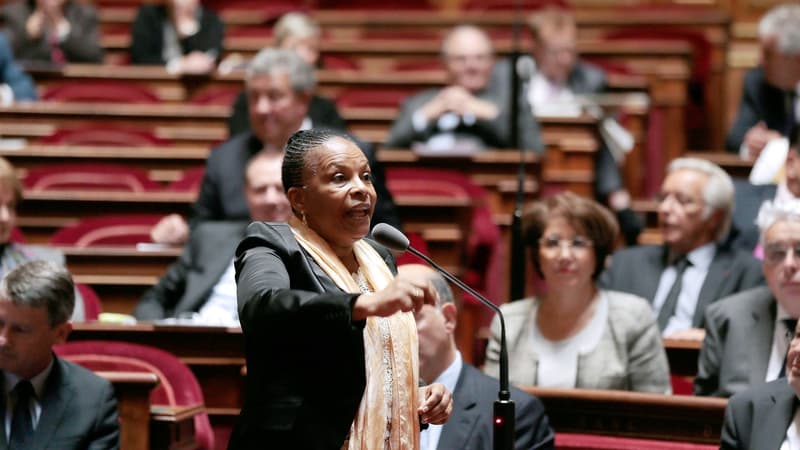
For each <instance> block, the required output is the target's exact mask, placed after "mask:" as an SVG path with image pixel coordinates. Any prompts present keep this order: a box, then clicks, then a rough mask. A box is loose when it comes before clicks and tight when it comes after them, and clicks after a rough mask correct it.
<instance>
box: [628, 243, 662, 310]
mask: <svg viewBox="0 0 800 450" xmlns="http://www.w3.org/2000/svg"><path fill="white" fill-rule="evenodd" d="M666 260H667V247H665V246H663V245H661V246H658V247H653V251H651V252H648V254H647V257H646V258H644V260H643V263H644V264H646V266H645V267H640V268H636V267H631V269H633V270H634V273H635V274H636V276H635V278H636V279H637V280H638V283H641V284H640V286H642V291H643V292H644V295H643V297H644V298H645V299H647V301H648V302H650V304H651V305H652V304H653V299H654V298H655V296H656V290H657V289H658V282H659V280H660V279H661V272H663V271H664V268H665V267H666ZM639 269H641V270H639Z"/></svg>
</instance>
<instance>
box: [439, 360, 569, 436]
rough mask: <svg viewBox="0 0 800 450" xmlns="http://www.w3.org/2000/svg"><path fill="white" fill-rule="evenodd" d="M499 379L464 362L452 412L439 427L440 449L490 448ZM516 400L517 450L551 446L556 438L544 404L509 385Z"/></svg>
mask: <svg viewBox="0 0 800 450" xmlns="http://www.w3.org/2000/svg"><path fill="white" fill-rule="evenodd" d="M498 383H499V381H498V380H497V379H496V378H492V377H490V376H488V375H484V374H483V373H481V372H480V371H479V370H478V369H476V368H475V367H473V366H471V365H469V364H466V363H465V364H464V366H463V367H462V368H461V373H460V374H459V375H458V381H457V382H456V388H455V391H454V392H453V413H452V414H451V415H450V419H448V421H447V423H445V424H444V426H443V427H442V434H441V435H440V436H439V444H438V445H437V446H436V448H437V449H439V450H450V449H460V450H491V449H492V448H493V440H492V436H493V433H494V425H493V423H492V420H493V413H492V405H493V404H494V401H495V400H497V391H498V389H499V384H498ZM511 399H512V400H514V403H515V411H514V413H515V414H514V415H515V419H516V420H515V423H516V426H515V431H516V437H515V442H514V448H515V449H517V450H544V449H552V448H553V445H554V441H555V435H554V434H553V430H552V429H550V424H549V422H548V420H547V414H546V413H545V411H544V405H542V402H541V401H539V399H538V398H535V397H533V396H531V395H528V394H527V393H525V392H523V391H521V390H519V389H517V388H511Z"/></svg>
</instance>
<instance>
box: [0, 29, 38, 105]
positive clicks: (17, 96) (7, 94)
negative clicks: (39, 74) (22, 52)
mask: <svg viewBox="0 0 800 450" xmlns="http://www.w3.org/2000/svg"><path fill="white" fill-rule="evenodd" d="M36 99H37V96H36V86H34V85H33V80H32V79H31V77H30V76H28V74H27V73H25V72H24V71H23V70H22V69H21V68H20V67H19V65H18V64H17V63H16V61H14V55H13V54H12V53H11V47H9V45H8V40H6V37H5V35H3V34H2V33H0V106H8V105H10V104H12V103H14V102H15V101H20V100H22V101H25V100H36Z"/></svg>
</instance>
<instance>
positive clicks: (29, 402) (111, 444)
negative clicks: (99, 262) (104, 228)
mask: <svg viewBox="0 0 800 450" xmlns="http://www.w3.org/2000/svg"><path fill="white" fill-rule="evenodd" d="M74 292H75V287H74V285H73V283H72V277H71V276H70V275H69V272H67V270H66V269H64V268H63V267H61V266H57V265H54V264H51V263H48V262H45V261H34V262H29V263H25V264H22V265H20V266H18V267H17V268H16V269H14V270H12V271H11V272H10V273H9V274H8V275H6V277H5V278H3V281H2V282H0V374H2V379H3V390H2V399H3V403H2V404H3V411H4V412H5V413H6V414H5V421H4V422H3V423H4V424H5V426H4V427H3V429H2V430H1V431H2V432H0V448H9V449H34V448H57V449H64V450H68V449H76V450H77V449H88V448H96V449H101V448H102V449H110V448H119V421H118V419H117V401H116V399H115V398H114V388H113V387H112V386H111V383H109V382H108V381H106V380H104V379H102V378H100V377H98V376H97V375H95V374H93V373H92V372H90V371H89V370H86V369H84V368H83V367H81V366H79V365H77V364H73V363H71V362H68V361H64V360H62V359H60V358H58V357H56V356H54V354H53V350H52V347H53V346H54V345H56V344H62V343H64V342H65V341H66V340H67V336H68V335H69V332H70V331H71V330H72V325H71V324H70V322H69V316H70V314H72V307H73V305H74V304H75V296H74Z"/></svg>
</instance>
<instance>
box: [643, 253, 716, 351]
mask: <svg viewBox="0 0 800 450" xmlns="http://www.w3.org/2000/svg"><path fill="white" fill-rule="evenodd" d="M716 253H717V245H716V243H714V242H710V243H708V244H706V245H703V246H701V247H698V248H696V249H694V250H692V251H691V252H689V253H688V254H687V255H686V258H687V259H688V260H689V262H690V263H691V264H690V265H689V266H688V267H686V270H684V271H683V278H682V282H681V292H680V294H678V304H677V305H675V314H674V315H673V316H672V317H671V318H670V319H669V322H667V326H666V328H664V332H663V333H662V335H663V336H669V335H670V334H672V333H674V332H676V331H681V330H686V329H689V328H692V319H693V318H694V311H695V309H696V308H697V299H698V297H700V290H701V289H702V288H703V283H704V282H705V280H706V276H707V275H708V268H709V267H710V266H711V261H713V260H714V255H715V254H716ZM677 275H678V271H677V269H675V266H669V267H667V268H666V269H664V271H663V272H661V278H660V279H659V280H658V289H656V294H655V296H654V297H653V309H655V311H656V316H657V315H658V312H659V311H661V307H662V306H664V302H665V301H666V300H667V294H669V291H670V289H671V288H672V284H673V283H675V278H677Z"/></svg>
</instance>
